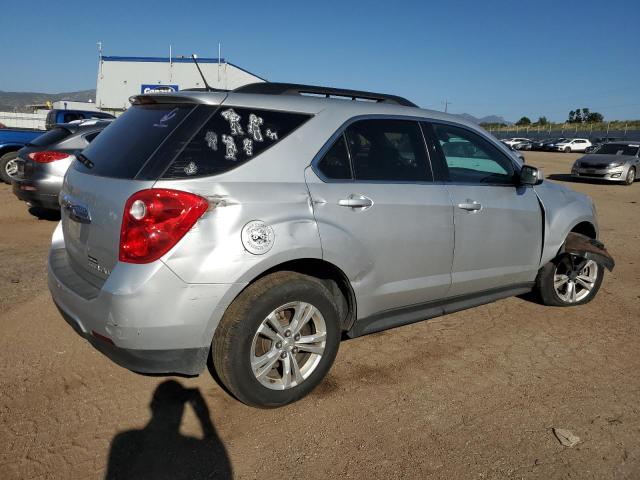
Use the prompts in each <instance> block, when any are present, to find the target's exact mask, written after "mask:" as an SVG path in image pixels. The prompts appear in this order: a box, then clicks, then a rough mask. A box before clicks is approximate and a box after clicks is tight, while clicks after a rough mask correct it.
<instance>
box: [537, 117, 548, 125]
mask: <svg viewBox="0 0 640 480" xmlns="http://www.w3.org/2000/svg"><path fill="white" fill-rule="evenodd" d="M536 123H537V124H538V125H540V126H541V127H543V126H545V125H548V124H549V120H547V117H538V121H537V122H536Z"/></svg>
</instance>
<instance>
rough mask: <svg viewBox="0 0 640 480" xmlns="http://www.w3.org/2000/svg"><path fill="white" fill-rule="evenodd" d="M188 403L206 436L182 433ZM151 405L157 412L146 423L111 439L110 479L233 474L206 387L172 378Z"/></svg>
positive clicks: (174, 477) (228, 475)
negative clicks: (203, 389)
mask: <svg viewBox="0 0 640 480" xmlns="http://www.w3.org/2000/svg"><path fill="white" fill-rule="evenodd" d="M187 404H189V405H191V406H192V407H193V409H194V411H195V413H196V416H197V417H198V420H199V421H200V424H201V427H202V432H203V438H202V439H198V438H195V437H188V436H185V435H182V434H181V433H180V423H181V422H182V416H183V414H184V409H185V405H187ZM150 407H151V412H152V417H151V420H150V421H149V423H148V424H147V425H146V426H145V427H144V428H142V429H141V430H129V431H126V432H121V433H119V434H118V435H116V437H115V438H114V439H113V441H112V442H111V450H110V452H109V463H108V466H107V474H106V476H105V478H106V479H107V480H115V479H137V480H138V479H154V480H155V479H165V478H166V479H230V478H232V470H231V462H230V461H229V457H228V455H227V451H226V449H225V447H224V444H223V443H222V441H221V440H220V438H218V434H217V433H216V430H215V428H214V426H213V423H211V418H210V416H209V409H208V408H207V405H206V403H205V402H204V399H203V398H202V394H201V393H200V390H198V389H187V388H184V387H183V386H182V385H180V383H178V382H176V381H175V380H168V381H166V382H163V383H162V384H160V385H159V386H158V388H156V390H155V392H154V394H153V399H152V400H151V405H150Z"/></svg>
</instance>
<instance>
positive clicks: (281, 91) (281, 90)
mask: <svg viewBox="0 0 640 480" xmlns="http://www.w3.org/2000/svg"><path fill="white" fill-rule="evenodd" d="M233 92H234V93H256V94H263V95H304V94H313V95H324V96H326V97H344V98H350V99H351V100H356V99H362V100H370V101H376V102H383V103H393V104H396V105H402V106H405V107H418V105H416V104H415V103H413V102H411V101H409V100H407V99H406V98H403V97H399V96H397V95H389V94H386V93H374V92H365V91H361V90H349V89H346V88H333V87H321V86H318V85H301V84H297V83H277V82H256V83H250V84H248V85H243V86H242V87H238V88H236V89H235V90H233Z"/></svg>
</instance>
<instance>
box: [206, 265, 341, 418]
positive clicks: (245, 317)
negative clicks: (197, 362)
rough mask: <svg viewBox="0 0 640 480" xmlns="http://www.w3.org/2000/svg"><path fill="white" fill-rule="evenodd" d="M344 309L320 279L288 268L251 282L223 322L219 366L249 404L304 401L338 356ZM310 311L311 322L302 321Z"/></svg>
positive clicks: (216, 344)
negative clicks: (341, 310)
mask: <svg viewBox="0 0 640 480" xmlns="http://www.w3.org/2000/svg"><path fill="white" fill-rule="evenodd" d="M338 312H339V307H338V305H337V304H336V301H335V299H334V297H333V295H332V294H331V292H330V291H329V290H328V289H327V287H326V286H325V285H324V283H322V282H321V281H320V280H318V279H316V278H314V277H310V276H307V275H302V274H300V273H296V272H286V271H283V272H275V273H272V274H270V275H267V276H265V277H263V278H261V279H259V280H257V281H256V282H255V283H253V284H251V285H249V286H248V287H247V288H246V289H245V290H244V291H243V292H242V293H241V294H240V295H239V296H238V297H237V298H236V299H235V300H234V301H233V303H232V304H231V305H230V306H229V308H228V309H227V311H226V312H225V314H224V316H223V318H222V320H221V321H220V324H219V325H218V328H217V329H216V332H215V335H214V337H213V342H212V346H211V348H212V359H213V365H214V368H215V371H216V373H217V374H218V376H219V378H220V380H221V381H222V383H223V384H224V386H225V387H226V388H227V389H228V391H230V392H231V393H232V394H233V395H234V396H235V397H236V398H237V399H238V400H240V401H241V402H243V403H245V404H247V405H251V406H255V407H261V408H274V407H279V406H282V405H286V404H288V403H291V402H294V401H296V400H299V399H300V398H302V397H304V396H305V395H307V394H309V393H310V392H311V391H312V390H313V389H314V388H315V387H316V386H317V385H318V384H319V383H320V382H321V381H322V379H323V378H324V376H325V375H326V373H327V372H328V371H329V369H330V368H331V365H332V364H333V361H334V360H335V357H336V354H337V353H338V347H339V344H340V335H341V328H340V319H339V314H338ZM298 315H299V316H300V317H298ZM307 316H308V317H309V319H308V321H307V322H306V323H305V322H304V321H300V322H296V319H297V318H306V317H307ZM274 320H275V322H274ZM274 323H275V325H274ZM316 338H317V339H319V340H318V341H314V342H312V341H311V339H316ZM311 350H314V351H315V352H317V353H311Z"/></svg>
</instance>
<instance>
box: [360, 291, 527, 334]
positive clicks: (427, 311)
mask: <svg viewBox="0 0 640 480" xmlns="http://www.w3.org/2000/svg"><path fill="white" fill-rule="evenodd" d="M533 286H534V282H528V283H520V284H516V285H510V286H508V287H500V288H494V289H490V290H485V291H482V292H477V293H473V294H468V295H460V296H456V297H450V298H445V299H442V300H436V301H432V302H426V303H420V304H417V305H411V306H408V307H402V308H398V309H393V310H387V311H384V312H381V313H377V314H375V315H372V316H370V317H367V318H362V319H360V320H356V322H355V324H354V325H353V327H352V328H351V330H349V331H348V332H347V335H348V336H349V337H351V338H353V337H359V336H361V335H367V334H369V333H375V332H380V331H382V330H388V329H390V328H395V327H400V326H402V325H408V324H410V323H416V322H421V321H423V320H429V319H431V318H435V317H440V316H442V315H446V314H448V313H453V312H457V311H459V310H466V309H468V308H472V307H477V306H478V305H484V304H485V303H491V302H494V301H496V300H500V299H503V298H508V297H513V296H516V295H522V294H523V293H527V292H530V291H531V289H532V288H533Z"/></svg>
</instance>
